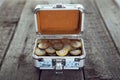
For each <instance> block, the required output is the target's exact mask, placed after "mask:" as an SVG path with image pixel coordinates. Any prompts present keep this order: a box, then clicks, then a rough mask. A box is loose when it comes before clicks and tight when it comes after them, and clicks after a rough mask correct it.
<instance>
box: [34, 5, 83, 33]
mask: <svg viewBox="0 0 120 80" xmlns="http://www.w3.org/2000/svg"><path fill="white" fill-rule="evenodd" d="M83 11H84V7H83V6H82V5H80V4H49V5H37V6H36V8H35V10H34V15H35V25H36V32H37V33H39V34H40V35H76V34H77V35H78V34H79V33H82V32H83V22H84V12H83Z"/></svg>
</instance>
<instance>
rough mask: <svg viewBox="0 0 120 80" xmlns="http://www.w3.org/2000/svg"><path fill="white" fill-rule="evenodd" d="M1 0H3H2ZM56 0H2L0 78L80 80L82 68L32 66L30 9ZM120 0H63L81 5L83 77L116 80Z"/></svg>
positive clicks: (118, 73) (119, 57) (119, 65)
mask: <svg viewBox="0 0 120 80" xmlns="http://www.w3.org/2000/svg"><path fill="white" fill-rule="evenodd" d="M2 1H3V0H2ZM57 1H58V0H48V1H47V0H38V1H37V0H12V1H11V0H4V2H3V3H2V4H1V6H0V80H39V79H41V80H83V78H82V76H81V74H82V71H65V73H64V74H61V75H55V74H54V72H53V71H43V72H42V74H41V76H42V77H39V76H40V74H39V70H36V69H35V68H34V64H33V59H32V56H31V54H32V51H33V46H34V41H35V38H36V33H35V25H34V16H33V10H34V7H35V5H37V4H48V3H56V2H57ZM119 2H120V1H119V0H66V1H65V0H64V2H63V3H71V4H74V3H81V4H83V5H84V6H85V13H86V15H85V26H84V27H85V31H84V34H83V37H84V42H85V49H86V53H87V56H86V62H85V77H86V80H120V3H119Z"/></svg>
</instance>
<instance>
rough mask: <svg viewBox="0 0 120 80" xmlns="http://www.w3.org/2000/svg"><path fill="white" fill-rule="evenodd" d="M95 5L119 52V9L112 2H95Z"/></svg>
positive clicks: (110, 0) (108, 0)
mask: <svg viewBox="0 0 120 80" xmlns="http://www.w3.org/2000/svg"><path fill="white" fill-rule="evenodd" d="M108 2H109V4H108ZM96 4H97V7H98V10H99V12H100V14H101V16H102V18H103V21H104V23H105V24H106V26H107V29H108V30H109V32H110V34H111V37H112V38H113V40H114V43H115V45H116V47H117V49H118V50H119V52H120V35H119V34H120V8H118V7H117V6H116V5H115V3H114V2H113V1H112V0H106V1H103V0H101V1H98V0H96ZM119 54H120V53H119Z"/></svg>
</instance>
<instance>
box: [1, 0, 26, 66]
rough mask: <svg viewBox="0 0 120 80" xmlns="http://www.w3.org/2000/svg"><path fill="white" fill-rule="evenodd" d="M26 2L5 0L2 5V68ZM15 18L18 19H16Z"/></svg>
mask: <svg viewBox="0 0 120 80" xmlns="http://www.w3.org/2000/svg"><path fill="white" fill-rule="evenodd" d="M24 2H25V1H24V0H21V1H16V0H15V1H13V2H11V1H9V0H5V1H4V2H3V4H2V5H1V7H0V11H1V12H0V17H1V18H0V37H1V38H0V53H1V54H0V57H1V58H0V68H1V66H2V63H3V61H4V58H5V56H6V54H7V51H8V49H9V46H10V43H11V41H12V39H13V36H14V33H15V30H16V27H17V24H18V21H19V17H20V14H21V11H22V8H23V6H24ZM8 3H9V4H8ZM6 4H8V5H6ZM15 6H16V7H15ZM4 13H5V14H4ZM3 18H4V19H3ZM15 18H17V20H15V21H14V19H15ZM8 19H9V20H8Z"/></svg>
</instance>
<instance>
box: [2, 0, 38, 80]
mask: <svg viewBox="0 0 120 80" xmlns="http://www.w3.org/2000/svg"><path fill="white" fill-rule="evenodd" d="M36 4H37V3H34V1H33V0H28V1H27V3H26V5H25V7H24V9H23V12H22V14H21V18H20V21H19V24H18V26H17V29H16V33H15V35H14V37H13V40H12V42H11V45H10V48H9V50H8V52H7V55H6V57H5V60H4V62H3V65H2V67H1V71H0V79H2V80H38V77H39V74H38V71H37V70H36V69H35V68H34V65H33V59H32V56H31V55H32V50H33V46H34V45H33V43H34V41H35V26H34V16H33V9H34V7H35V5H36Z"/></svg>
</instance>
